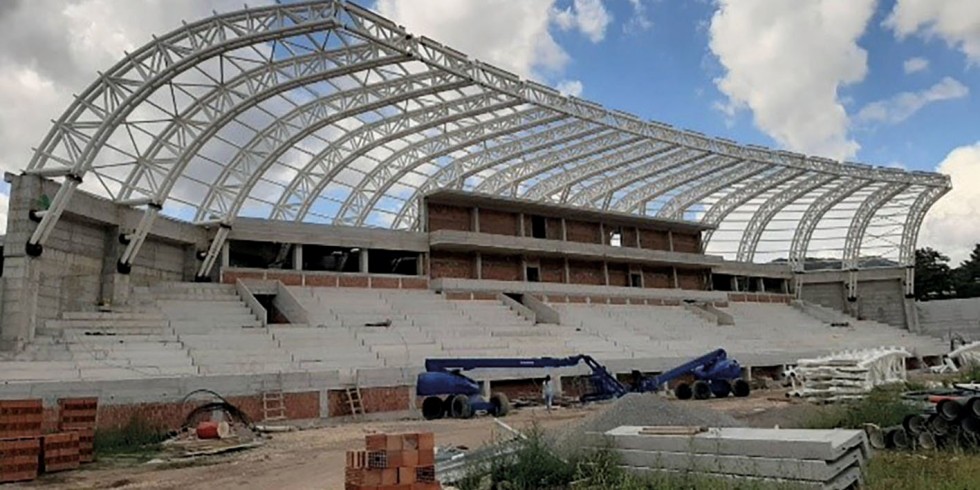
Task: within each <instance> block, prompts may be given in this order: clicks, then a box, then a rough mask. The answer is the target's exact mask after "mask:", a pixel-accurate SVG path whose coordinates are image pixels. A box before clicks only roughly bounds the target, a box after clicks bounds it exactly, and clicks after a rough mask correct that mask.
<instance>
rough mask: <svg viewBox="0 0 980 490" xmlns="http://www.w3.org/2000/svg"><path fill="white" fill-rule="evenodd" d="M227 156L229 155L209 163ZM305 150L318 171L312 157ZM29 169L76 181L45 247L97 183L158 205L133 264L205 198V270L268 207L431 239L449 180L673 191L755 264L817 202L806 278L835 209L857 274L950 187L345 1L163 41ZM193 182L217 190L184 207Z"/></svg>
mask: <svg viewBox="0 0 980 490" xmlns="http://www.w3.org/2000/svg"><path fill="white" fill-rule="evenodd" d="M296 94H299V95H296ZM283 100H286V102H285V104H284V106H285V109H284V110H278V111H277V110H276V109H274V106H275V103H280V104H281V103H282V101H283ZM146 114H154V116H147V115H146ZM242 127H244V128H248V129H247V131H246V130H242V131H245V133H243V134H244V136H242V135H241V134H239V133H236V132H235V131H239V130H238V129H233V128H242ZM330 131H333V134H332V135H329V136H322V134H323V133H325V132H327V133H329V132H330ZM311 138H312V139H318V141H319V142H320V143H319V148H315V149H309V148H306V146H309V145H308V144H307V143H308V142H309V141H311ZM127 140H128V141H127ZM128 142H131V145H129V146H127V145H128ZM217 145H225V146H226V147H231V148H232V153H231V154H230V156H229V158H227V159H218V158H214V157H205V156H203V154H204V151H205V149H207V148H210V147H211V146H217ZM297 149H300V150H301V151H298V153H299V154H301V159H306V158H307V157H308V159H306V160H305V161H299V162H297V161H294V160H295V158H296V154H297ZM120 155H121V156H120ZM287 157H288V158H287ZM202 162H206V163H202ZM205 164H206V165H213V166H215V167H217V169H216V170H215V171H214V172H212V174H213V175H211V174H207V173H206V172H202V171H201V170H200V168H201V167H202V166H204V165H205ZM276 172H279V174H276ZM26 173H28V174H33V175H40V176H44V177H49V178H56V179H61V181H62V182H61V187H60V188H59V191H58V192H57V194H56V195H55V196H54V198H53V199H52V202H51V205H50V207H49V208H48V209H46V210H36V212H34V213H33V217H35V218H37V219H39V224H38V226H37V228H36V229H35V230H34V231H33V234H32V235H31V237H30V239H29V241H28V250H27V252H28V254H30V255H32V256H38V255H40V254H41V253H42V251H43V244H44V243H45V241H46V240H47V238H48V236H49V235H50V233H51V231H52V230H53V228H54V226H55V224H56V223H57V222H58V219H59V218H60V216H61V214H62V212H63V211H64V210H65V209H66V207H67V206H68V205H69V202H70V200H71V196H72V194H73V192H74V191H75V190H76V189H79V188H83V189H85V190H94V192H96V193H99V194H102V195H105V196H106V197H108V198H110V199H112V200H113V201H115V202H117V203H120V204H124V205H129V206H134V207H136V206H143V207H145V209H146V211H145V214H144V217H143V219H142V220H141V221H140V223H139V225H138V226H137V227H136V228H135V229H134V230H131V231H130V232H127V233H124V236H123V240H124V243H125V244H126V248H125V250H124V252H123V254H122V256H121V257H120V258H119V264H120V265H119V270H120V272H127V271H128V270H129V267H130V266H131V264H132V262H133V260H134V259H135V258H136V257H137V256H138V253H139V249H140V246H141V244H142V243H143V242H144V240H145V238H146V236H147V234H148V233H149V231H150V229H151V228H152V226H153V222H154V220H155V218H156V217H157V216H158V215H160V214H161V213H163V214H166V213H165V211H166V210H167V208H168V203H170V202H175V203H180V204H182V205H190V206H192V207H193V208H194V209H193V220H194V222H195V223H198V224H201V225H202V226H217V232H216V234H215V238H214V240H213V241H212V243H211V244H210V245H209V250H208V253H207V254H205V257H204V260H203V262H202V264H201V268H200V270H199V273H200V274H201V275H206V274H208V273H209V271H210V269H211V267H212V266H213V264H214V262H215V257H216V256H217V253H218V252H219V251H220V250H221V247H222V245H223V242H224V240H225V237H227V235H228V230H229V229H230V227H231V226H233V223H234V220H235V218H236V217H237V216H239V215H241V214H243V213H245V212H246V210H249V209H250V208H249V206H250V205H251V204H254V203H255V202H258V203H263V206H265V207H263V208H262V209H265V208H266V207H267V208H268V217H269V218H270V219H280V220H295V221H311V220H313V221H316V220H320V221H325V222H328V223H337V224H346V225H355V226H386V227H391V228H395V229H415V230H420V229H422V224H421V223H420V211H419V209H418V207H419V204H420V202H421V197H422V196H424V195H425V193H426V192H429V191H432V190H436V189H442V188H455V189H466V190H473V191H476V192H485V193H492V194H504V195H509V196H513V197H517V198H523V199H529V200H536V201H547V202H554V203H562V204H567V205H572V206H584V207H591V208H596V209H602V210H615V211H619V212H628V213H634V214H647V212H648V209H647V208H648V204H650V203H652V202H653V201H655V200H658V199H666V203H665V204H663V205H662V206H659V208H658V209H657V210H656V217H658V218H667V219H683V218H684V217H685V215H686V213H688V212H691V211H693V212H696V213H697V214H698V215H699V221H700V222H702V223H703V224H705V225H708V226H710V227H717V226H719V225H721V224H722V223H723V222H725V220H726V219H729V218H730V217H731V216H733V215H734V214H737V213H738V212H739V209H740V208H742V209H744V207H745V206H747V205H751V206H752V208H751V209H752V210H753V212H752V216H751V218H750V219H749V221H748V222H747V224H746V225H745V226H744V227H743V229H742V231H741V236H742V238H741V240H740V241H739V244H738V252H737V254H736V258H737V259H738V260H742V261H752V260H753V259H754V258H755V256H756V255H757V248H758V246H759V243H760V238H761V237H762V235H763V233H764V232H766V230H767V229H769V227H770V226H771V224H772V223H773V222H774V221H776V220H775V219H774V218H775V217H776V216H777V215H778V214H779V213H780V212H782V211H783V210H784V209H788V207H790V206H794V205H795V206H797V207H800V206H802V207H803V208H805V211H803V214H802V218H800V220H799V223H798V225H797V227H796V229H795V231H794V232H793V233H792V239H791V241H790V240H789V239H787V244H786V246H787V249H788V251H789V258H790V262H791V264H792V266H793V267H794V269H795V270H797V271H800V272H802V270H803V267H802V263H803V261H804V259H805V257H806V254H807V251H808V249H809V248H810V242H811V239H812V237H813V236H814V233H815V232H816V231H818V230H821V229H824V228H825V227H826V226H827V225H824V221H825V220H824V218H825V217H826V215H827V213H828V212H830V211H831V210H832V209H835V208H837V207H841V206H843V205H844V204H848V205H850V206H851V208H849V209H852V210H853V211H852V212H853V217H852V219H851V221H850V224H849V226H847V229H846V235H845V236H843V237H842V241H843V243H844V245H843V250H842V251H843V253H842V255H841V258H842V259H843V264H844V268H845V269H848V270H853V269H856V268H857V266H858V265H859V259H860V253H861V246H862V243H863V241H864V239H865V234H866V232H867V231H868V229H869V226H872V222H873V221H874V218H875V216H876V213H878V212H879V211H881V210H882V209H883V208H886V207H887V205H888V204H889V203H890V202H894V200H895V199H898V198H899V197H901V196H904V197H905V198H908V199H910V200H911V201H910V202H912V203H913V204H912V205H911V206H910V208H909V210H908V213H907V215H905V217H904V221H903V223H902V226H901V227H900V228H901V229H900V239H899V240H898V241H899V243H898V245H897V247H896V248H897V249H898V250H897V252H898V253H897V256H898V258H899V261H900V263H901V264H903V265H906V266H910V265H911V264H912V263H913V260H914V253H913V252H914V249H915V242H916V237H917V236H918V231H919V228H920V226H921V224H922V220H923V217H924V216H925V214H926V212H927V211H928V210H929V208H930V207H931V206H932V205H933V204H934V203H935V202H936V201H937V200H938V199H940V198H941V197H942V196H943V195H944V194H945V193H946V192H948V191H949V189H950V180H949V178H948V177H946V176H943V175H940V174H935V173H927V172H906V171H902V170H897V169H890V168H881V167H871V166H867V165H861V164H855V163H839V162H834V161H830V160H826V159H822V158H817V157H808V156H804V155H799V154H794V153H790V152H785V151H773V150H770V149H766V148H762V147H757V146H752V145H748V146H745V145H739V144H737V143H734V142H731V141H728V140H724V139H719V138H709V137H706V136H704V135H701V134H698V133H694V132H691V131H683V130H679V129H676V128H673V127H671V126H669V125H665V124H660V123H656V122H648V121H643V120H641V119H639V118H638V117H636V116H633V115H630V114H626V113H623V112H618V111H612V110H608V109H605V108H603V107H601V106H599V105H596V104H594V103H591V102H588V101H585V100H581V99H577V98H574V97H565V96H562V95H561V94H559V93H558V92H557V91H555V90H554V89H552V88H550V87H546V86H543V85H540V84H538V83H534V82H531V81H527V80H522V79H520V78H518V77H517V76H515V75H513V74H511V73H508V72H506V71H503V70H501V69H499V68H496V67H493V66H490V65H488V64H486V63H482V62H480V61H476V60H472V59H470V58H468V57H467V56H466V55H465V54H462V53H459V52H457V51H455V50H453V49H451V48H449V47H446V46H443V45H441V44H439V43H437V42H435V41H433V40H431V39H427V38H425V37H417V36H413V35H411V34H409V33H408V32H406V31H405V30H403V29H402V28H401V27H399V26H398V25H396V24H395V23H393V22H391V21H390V20H388V19H385V18H383V17H381V16H379V15H377V14H375V13H373V12H371V11H369V10H366V9H363V8H361V7H358V6H356V5H353V4H350V3H346V2H344V1H340V0H320V1H312V2H305V3H294V4H285V5H273V6H269V7H262V8H255V9H246V10H241V11H237V12H231V13H226V14H220V15H219V14H215V15H214V16H213V17H210V18H207V19H204V20H201V21H199V22H195V23H191V24H185V25H183V26H181V27H180V28H178V29H176V30H174V31H172V32H170V33H168V34H166V35H163V36H160V37H156V38H154V40H153V41H152V42H150V43H148V44H147V45H145V46H143V47H141V48H140V49H138V50H137V51H136V52H134V53H131V54H127V55H126V56H125V58H123V59H122V60H120V61H119V62H118V63H117V64H116V65H115V66H113V67H112V68H110V69H109V70H107V71H106V72H104V73H100V74H99V77H98V78H97V79H96V81H95V82H94V83H92V85H90V86H89V87H88V88H87V89H86V90H85V91H84V92H82V93H81V94H80V95H79V96H77V97H76V99H75V100H74V102H73V103H72V104H71V105H70V106H69V107H68V108H67V109H66V110H65V112H64V113H63V114H62V116H61V117H60V118H59V119H58V120H57V121H56V122H55V123H54V125H53V127H52V128H51V130H50V131H49V133H48V134H47V135H46V136H45V138H44V140H43V141H42V142H41V144H40V145H39V146H38V149H37V150H36V152H35V154H34V157H33V159H32V160H31V161H30V163H29V164H28V166H27V169H26ZM202 175H205V176H204V177H202ZM89 178H92V179H94V180H93V181H92V182H86V183H85V184H83V179H89ZM182 182H194V183H196V184H199V185H202V186H204V187H205V188H206V191H205V192H204V195H202V196H200V197H199V198H197V199H195V200H193V201H192V202H188V201H187V199H186V198H181V199H178V198H177V197H176V196H177V194H178V192H177V190H178V189H180V186H181V185H182ZM260 189H261V191H260ZM270 189H273V191H270ZM338 189H341V190H342V192H341V191H338ZM869 189H874V190H873V191H872V192H864V191H865V190H869ZM776 191H779V192H776ZM270 192H271V193H272V195H267V194H270ZM341 194H342V196H341V197H336V196H337V195H341ZM865 194H866V195H865ZM766 195H770V197H768V198H761V197H760V196H766ZM855 196H857V197H855ZM913 198H914V199H913ZM758 199H764V202H763V203H762V204H758V203H756V204H751V203H752V202H754V201H757V200H758ZM250 203H251V204H250ZM325 203H326V204H325ZM334 208H335V209H336V210H333V209H334ZM801 209H802V208H801ZM249 212H251V211H249ZM743 214H744V212H743ZM314 218H315V219H314ZM713 234H714V232H713V231H712V230H709V231H707V232H705V235H704V243H705V245H707V244H709V243H710V241H711V239H712V236H713ZM852 276H853V275H852ZM907 279H908V282H909V283H911V279H912V278H911V272H910V273H909V277H908V278H907ZM853 282H854V279H853V277H852V278H851V280H849V286H853V287H852V288H851V293H852V294H853V291H854V287H856V284H853V285H852V284H850V283H853Z"/></svg>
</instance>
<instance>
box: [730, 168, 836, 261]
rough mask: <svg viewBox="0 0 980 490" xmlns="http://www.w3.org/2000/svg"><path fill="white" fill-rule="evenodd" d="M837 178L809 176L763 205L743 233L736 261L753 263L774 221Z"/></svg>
mask: <svg viewBox="0 0 980 490" xmlns="http://www.w3.org/2000/svg"><path fill="white" fill-rule="evenodd" d="M835 178H836V177H835V176H833V175H827V174H810V175H807V176H806V177H805V178H803V180H801V181H800V182H798V183H796V184H795V185H793V188H792V189H788V190H786V191H785V192H780V193H779V194H777V195H775V196H773V197H772V198H771V199H768V200H766V202H764V203H762V205H761V206H759V209H757V210H756V211H755V213H753V214H752V218H751V219H749V224H748V225H747V226H746V227H745V231H744V232H742V240H741V241H740V242H739V244H738V252H737V253H736V256H735V257H736V258H735V260H738V261H739V262H752V260H753V259H754V258H755V251H756V249H757V248H758V247H759V239H761V238H762V233H763V232H764V231H766V228H767V227H768V226H769V223H770V222H771V221H772V219H773V218H775V217H776V215H777V214H778V213H779V212H780V211H782V210H783V209H784V208H785V207H786V206H787V205H789V204H790V203H793V202H795V201H796V200H798V199H801V198H802V197H803V196H805V195H807V194H809V193H811V192H813V191H815V190H817V189H819V188H821V187H823V186H824V185H826V184H827V183H829V182H830V181H832V180H834V179H835Z"/></svg>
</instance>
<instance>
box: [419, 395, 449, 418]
mask: <svg viewBox="0 0 980 490" xmlns="http://www.w3.org/2000/svg"><path fill="white" fill-rule="evenodd" d="M445 415H446V405H445V404H444V403H443V401H442V398H439V397H437V396H429V397H426V398H425V400H422V417H425V420H436V419H441V418H442V417H444V416H445Z"/></svg>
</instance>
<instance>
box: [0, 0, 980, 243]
mask: <svg viewBox="0 0 980 490" xmlns="http://www.w3.org/2000/svg"><path fill="white" fill-rule="evenodd" d="M248 3H249V4H250V5H258V4H261V3H262V2H258V1H251V2H248ZM241 4H242V2H241V1H240V0H227V1H226V0H211V1H203V0H0V46H4V49H3V50H0V169H2V170H3V171H19V170H21V169H23V168H24V167H25V166H26V164H27V161H28V160H29V158H30V155H31V147H32V146H35V145H37V144H38V143H39V142H40V140H41V139H42V138H43V136H44V134H45V132H46V131H47V130H48V127H49V125H50V121H51V120H52V119H56V118H57V117H58V116H59V115H60V112H61V110H62V109H63V108H64V107H66V106H67V104H68V103H69V101H70V100H71V97H72V94H73V93H78V92H81V91H82V90H83V89H84V88H85V86H86V85H88V83H90V82H91V80H92V79H93V78H94V77H95V76H97V72H98V71H99V70H104V69H106V68H108V67H109V66H110V65H112V64H113V63H114V62H115V61H116V60H117V59H118V58H119V57H120V56H121V55H122V53H123V52H124V51H132V50H135V49H136V48H138V47H139V46H140V45H142V44H143V43H145V42H146V41H148V40H149V39H150V36H151V34H162V33H165V32H167V31H169V30H171V29H173V28H174V27H176V26H179V25H180V21H181V20H194V19H198V18H200V17H202V16H205V15H208V14H209V13H210V12H211V11H212V10H216V11H219V12H222V11H228V10H232V9H238V8H240V7H241ZM362 4H366V5H367V6H370V7H373V8H375V9H376V10H378V11H380V12H381V13H382V14H384V15H386V16H388V17H391V18H393V19H395V20H396V21H398V22H399V23H400V24H403V25H405V26H406V28H408V29H409V30H410V31H413V32H416V33H419V34H424V35H426V36H428V37H431V38H434V39H436V40H439V41H442V42H444V43H446V44H448V45H450V46H453V47H455V48H457V49H459V50H461V51H463V52H466V53H468V54H470V55H472V56H474V57H476V58H479V59H482V60H485V61H488V62H491V63H493V64H496V65H499V66H501V67H503V68H506V69H509V70H511V71H514V72H516V73H518V74H521V75H523V76H526V77H530V78H533V79H536V80H538V81H541V82H544V83H547V84H550V85H552V86H555V87H558V88H559V89H560V90H562V91H565V92H567V93H572V94H575V95H580V96H582V97H584V98H587V99H591V100H594V101H596V102H599V103H601V104H603V105H606V106H608V107H610V108H614V109H620V110H625V111H627V112H632V113H635V114H638V115H640V116H642V117H644V118H649V119H654V120H660V121H664V122H668V123H671V124H673V125H675V126H679V127H683V128H688V129H693V130H696V131H700V132H702V133H706V134H709V135H714V136H721V137H726V138H730V139H734V140H737V141H740V142H744V143H755V144H760V145H765V146H770V147H776V148H785V149H789V150H793V151H797V152H802V153H807V154H814V155H820V156H826V157H830V158H835V159H847V160H854V161H860V162H867V163H872V164H876V165H889V166H898V167H902V168H905V169H909V170H938V171H940V172H944V173H947V174H949V175H951V176H952V178H953V184H954V191H953V192H951V193H950V194H948V195H947V196H946V197H945V198H944V199H943V200H942V201H941V202H940V203H939V204H937V205H936V206H935V207H934V208H933V210H932V212H931V215H930V217H929V219H927V222H926V224H925V226H924V229H923V233H922V235H921V236H920V240H919V243H920V245H930V246H933V247H936V248H939V249H940V250H943V251H945V252H947V253H948V254H950V255H951V256H953V258H954V260H957V261H958V260H960V259H962V258H963V257H964V256H965V255H966V254H967V252H968V250H969V249H970V248H972V244H973V243H975V242H977V241H980V219H977V218H976V217H977V216H978V215H980V124H978V123H980V94H978V92H980V1H977V0H878V1H875V0H847V1H843V0H795V1H790V0H696V1H695V0H690V1H681V0H520V1H516V0H377V1H376V3H373V4H372V3H371V2H370V1H365V2H362ZM40 12H43V15H40V14H39V13H40ZM6 192H7V189H6V188H0V194H2V196H0V211H2V212H3V213H4V214H5V213H6V195H5V193H6ZM3 222H4V223H5V220H3Z"/></svg>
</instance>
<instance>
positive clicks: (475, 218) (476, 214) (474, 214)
mask: <svg viewBox="0 0 980 490" xmlns="http://www.w3.org/2000/svg"><path fill="white" fill-rule="evenodd" d="M470 229H471V230H473V231H474V232H476V233H480V208H478V207H476V206H474V207H473V208H472V209H471V210H470Z"/></svg>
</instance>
